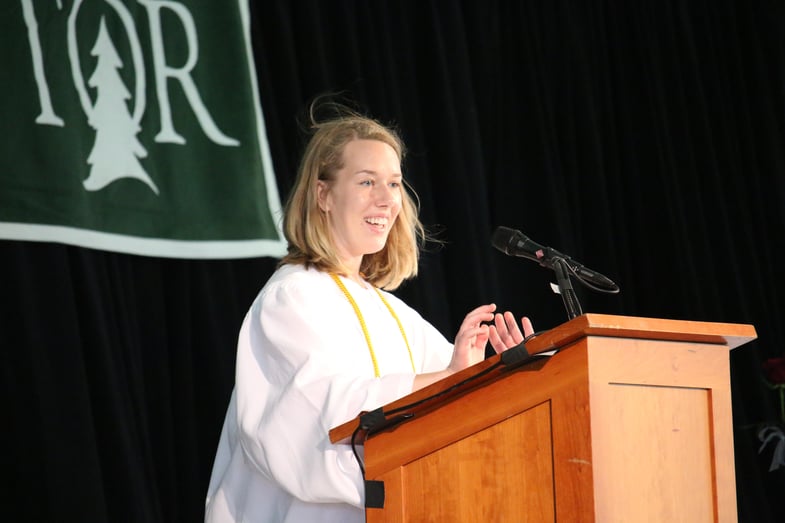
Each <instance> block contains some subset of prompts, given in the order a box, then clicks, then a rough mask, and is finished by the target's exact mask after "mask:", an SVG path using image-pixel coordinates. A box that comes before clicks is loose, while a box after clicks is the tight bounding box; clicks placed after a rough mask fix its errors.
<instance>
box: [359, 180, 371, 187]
mask: <svg viewBox="0 0 785 523" xmlns="http://www.w3.org/2000/svg"><path fill="white" fill-rule="evenodd" d="M372 184H373V182H372V181H371V180H363V181H361V182H360V185H363V186H365V187H370V186H371V185H372Z"/></svg>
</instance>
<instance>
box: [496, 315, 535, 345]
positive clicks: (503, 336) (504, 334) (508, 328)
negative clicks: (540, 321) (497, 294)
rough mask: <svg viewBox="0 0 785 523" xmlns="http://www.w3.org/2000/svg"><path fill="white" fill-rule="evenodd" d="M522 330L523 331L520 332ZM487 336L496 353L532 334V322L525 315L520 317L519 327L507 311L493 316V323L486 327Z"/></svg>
mask: <svg viewBox="0 0 785 523" xmlns="http://www.w3.org/2000/svg"><path fill="white" fill-rule="evenodd" d="M521 330H523V333H521ZM488 331H489V332H488V338H489V339H490V341H491V345H492V346H493V349H494V350H495V351H496V353H497V354H498V353H500V352H504V351H506V350H507V349H511V348H513V347H515V346H516V345H518V344H520V343H521V342H522V341H523V340H524V338H526V337H528V336H530V335H532V334H534V327H532V322H531V321H530V320H529V318H527V317H526V316H524V317H522V318H521V327H520V328H518V324H517V323H516V322H515V316H513V314H512V313H511V312H509V311H507V312H505V313H504V314H496V315H495V316H494V324H493V325H491V326H490V328H489V329H488Z"/></svg>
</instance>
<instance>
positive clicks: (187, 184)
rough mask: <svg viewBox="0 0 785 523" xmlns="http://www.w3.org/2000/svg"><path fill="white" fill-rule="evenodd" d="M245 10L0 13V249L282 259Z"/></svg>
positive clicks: (179, 5)
mask: <svg viewBox="0 0 785 523" xmlns="http://www.w3.org/2000/svg"><path fill="white" fill-rule="evenodd" d="M247 1H248V0H231V1H230V0H227V1H220V2H219V1H206V0H192V1H188V0H180V1H170V0H3V1H2V2H0V4H1V5H0V43H2V53H3V55H4V63H3V65H2V68H3V69H4V73H3V81H2V82H0V100H2V101H0V104H2V112H1V113H0V114H2V118H0V136H2V137H3V138H2V140H0V152H1V154H0V238H3V239H14V240H31V241H52V242H61V243H68V244H73V245H80V246H84V247H90V248H95V249H102V250H109V251H116V252H125V253H132V254H141V255H147V256H162V257H175V258H240V257H255V256H281V255H283V254H284V252H285V243H284V242H283V240H282V235H281V231H280V225H281V224H280V222H281V204H280V198H279V195H278V189H277V188H276V185H275V176H274V173H273V168H272V162H271V159H270V154H269V149H268V145H267V138H266V135H265V130H264V120H263V117H262V110H261V105H260V102H259V96H258V90H257V85H256V73H255V68H254V62H253V55H252V51H251V43H250V28H249V11H248V4H247Z"/></svg>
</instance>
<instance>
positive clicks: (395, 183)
mask: <svg viewBox="0 0 785 523" xmlns="http://www.w3.org/2000/svg"><path fill="white" fill-rule="evenodd" d="M400 186H401V182H390V187H392V188H393V189H397V188H398V187H400Z"/></svg>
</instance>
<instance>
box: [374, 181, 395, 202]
mask: <svg viewBox="0 0 785 523" xmlns="http://www.w3.org/2000/svg"><path fill="white" fill-rule="evenodd" d="M395 201H396V200H395V191H394V189H393V188H392V187H390V186H389V185H384V184H380V185H378V186H377V191H376V203H377V204H379V205H391V204H392V203H394V202H395Z"/></svg>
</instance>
